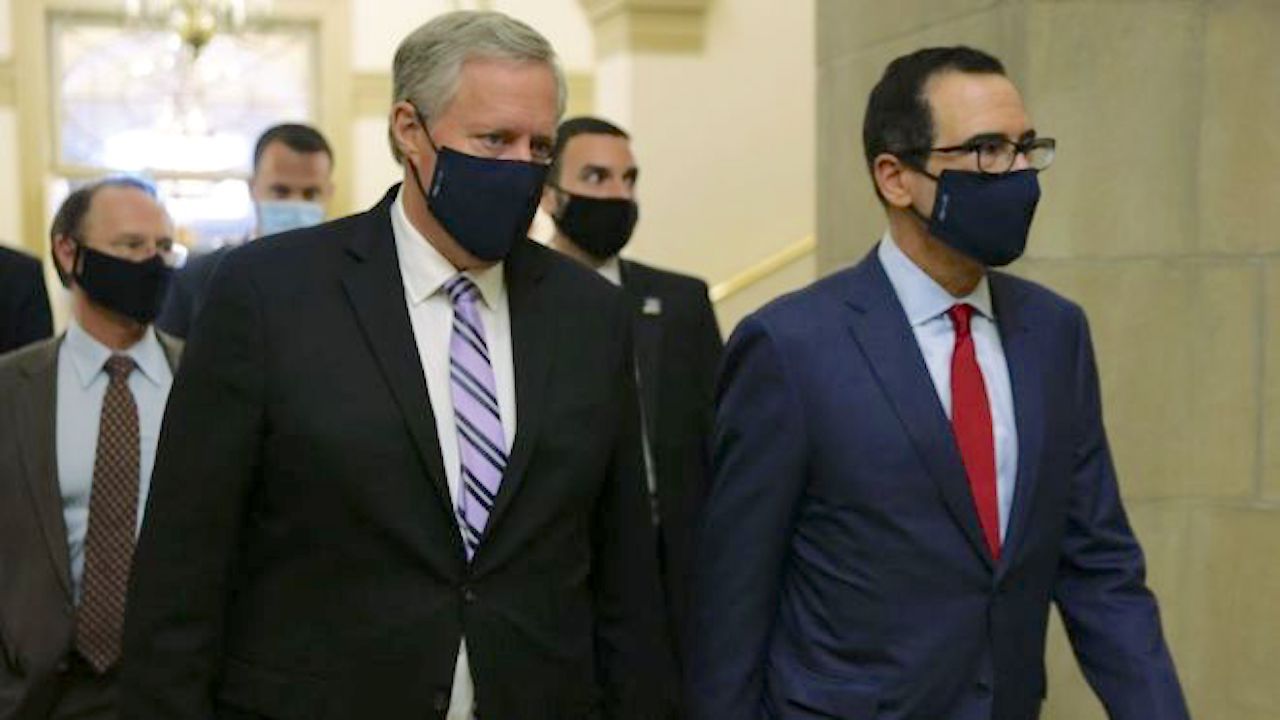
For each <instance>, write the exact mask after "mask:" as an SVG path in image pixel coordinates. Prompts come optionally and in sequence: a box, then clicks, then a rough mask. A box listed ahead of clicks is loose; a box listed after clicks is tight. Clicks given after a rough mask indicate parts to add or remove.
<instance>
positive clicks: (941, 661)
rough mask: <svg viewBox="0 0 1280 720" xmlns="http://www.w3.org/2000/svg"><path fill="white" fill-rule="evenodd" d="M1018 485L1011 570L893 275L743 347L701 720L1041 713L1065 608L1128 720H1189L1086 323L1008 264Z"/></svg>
mask: <svg viewBox="0 0 1280 720" xmlns="http://www.w3.org/2000/svg"><path fill="white" fill-rule="evenodd" d="M990 284H991V293H992V300H993V303H994V308H995V312H996V316H997V322H998V325H999V329H1000V334H1001V339H1002V342H1003V346H1004V352H1005V355H1006V358H1007V362H1008V366H1009V373H1010V378H1011V380H1012V385H1013V394H1014V406H1015V416H1016V417H1015V421H1016V424H1017V429H1018V446H1019V447H1018V473H1017V486H1016V491H1015V497H1014V501H1013V507H1012V511H1011V514H1010V523H1009V529H1008V533H1007V537H1006V540H1005V544H1004V550H1003V552H1002V553H1001V559H1000V561H999V562H998V563H997V562H993V561H992V558H991V555H990V553H989V551H988V550H987V549H986V545H985V544H984V542H983V539H982V533H981V531H980V530H979V524H978V518H977V512H976V511H975V510H974V504H973V500H972V498H971V495H970V493H969V490H968V483H967V480H966V476H965V472H964V469H963V465H962V463H961V460H960V453H959V450H958V449H957V447H956V444H955V440H954V437H953V435H952V432H951V430H950V424H949V421H948V420H947V416H946V414H945V413H944V411H943V408H942V405H941V404H940V403H939V401H938V397H937V393H936V391H935V389H934V387H933V383H932V381H931V380H930V377H929V373H928V370H927V368H926V367H925V363H924V360H923V357H922V355H921V353H920V350H919V347H918V345H917V343H916V340H915V337H914V335H913V333H912V331H911V328H910V326H909V324H908V322H907V318H906V314H905V313H904V311H903V310H902V307H901V305H900V304H899V302H898V299H897V297H896V295H895V294H894V291H893V288H892V286H891V285H890V283H889V279H888V276H887V275H886V274H885V272H884V270H883V268H882V267H881V265H880V262H879V259H878V258H877V257H876V256H875V254H874V253H873V254H872V255H871V256H870V257H868V258H867V259H866V260H864V261H863V262H862V263H861V264H859V265H858V266H856V267H854V268H852V269H849V270H846V271H844V272H840V273H837V274H835V275H833V276H831V277H829V278H826V279H824V280H822V281H819V282H818V283H816V284H814V285H813V286H811V287H809V288H808V289H806V290H803V291H801V292H798V293H796V294H793V295H790V296H788V297H786V298H783V299H781V300H779V301H777V302H775V303H773V304H771V305H769V306H768V307H766V308H765V309H763V310H761V311H759V312H758V313H756V314H754V315H752V316H751V317H749V318H747V319H746V320H745V321H743V323H742V325H740V326H739V328H738V330H737V331H736V332H735V333H734V337H733V338H732V339H731V340H730V342H729V348H728V350H727V351H726V359H725V364H724V372H723V376H722V379H721V384H720V388H719V409H718V414H717V419H716V431H715V440H714V442H715V453H714V467H715V471H714V480H713V483H712V489H711V495H710V498H709V500H708V503H707V512H706V517H705V525H704V526H703V528H702V532H701V534H700V536H699V537H700V541H701V546H700V556H699V558H700V562H699V564H698V568H699V570H700V571H701V572H700V573H699V574H698V575H697V576H696V578H695V581H694V591H693V597H694V603H693V607H694V616H693V618H692V628H693V629H692V633H691V635H690V637H691V641H690V642H691V645H692V648H691V660H690V662H689V663H688V668H689V672H688V677H689V686H688V697H689V698H690V702H691V708H692V710H693V712H692V717H694V718H698V719H699V720H723V719H724V718H739V719H743V720H745V719H747V718H764V717H768V718H788V719H799V718H841V720H864V719H870V718H876V719H877V720H908V719H910V720H937V719H940V718H946V719H947V720H978V719H979V718H981V719H982V720H1029V719H1031V718H1035V717H1037V716H1038V715H1039V711H1040V705H1041V699H1042V697H1043V696H1044V693H1045V673H1044V644H1045V627H1046V622H1047V620H1048V614H1049V606H1050V602H1051V601H1053V602H1056V603H1057V605H1058V607H1059V610H1060V611H1061V613H1062V616H1063V619H1064V620H1065V624H1066V628H1067V631H1068V633H1069V634H1070V637H1071V640H1072V643H1073V645H1074V648H1075V651H1076V655H1077V657H1078V658H1079V661H1080V664H1081V665H1082V667H1083V669H1084V672H1085V675H1086V676H1087V677H1088V679H1089V681H1090V682H1091V684H1092V685H1093V688H1094V690H1095V691H1096V692H1097V694H1098V695H1099V697H1100V698H1101V699H1102V701H1103V703H1104V704H1105V705H1106V707H1107V709H1108V711H1109V713H1110V716H1111V717H1112V718H1115V720H1183V719H1185V718H1187V709H1186V705H1185V703H1184V701H1183V697H1182V692H1181V689H1180V687H1179V683H1178V679H1177V675H1176V673H1175V671H1174V666H1173V662H1172V660H1171V659H1170V656H1169V652H1168V649H1167V647H1166V646H1165V641H1164V638H1163V635H1162V631H1161V627H1160V620H1159V615H1158V612H1157V609H1156V602H1155V600H1154V598H1153V597H1152V595H1151V593H1150V592H1149V591H1148V589H1147V587H1146V585H1145V584H1144V579H1143V578H1144V568H1143V558H1142V552H1141V550H1140V548H1139V546H1138V542H1137V541H1136V540H1135V539H1134V536H1133V533H1132V532H1131V531H1130V528H1129V523H1128V521H1127V520H1126V517H1125V512H1124V509H1123V507H1122V505H1121V502H1120V493H1119V490H1118V488H1117V486H1116V476H1115V472H1114V470H1113V468H1112V463H1111V455H1110V452H1109V451H1108V448H1107V440H1106V433H1105V431H1104V429H1103V424H1102V408H1101V401H1100V398H1099V390H1098V376H1097V370H1096V367H1095V363H1094V355H1093V348H1092V345H1091V342H1090V338H1089V331H1088V327H1087V324H1086V322H1085V317H1084V313H1083V312H1082V311H1081V310H1080V308H1079V307H1077V306H1076V305H1074V304H1072V303H1070V302H1068V301H1066V300H1064V299H1062V298H1060V297H1058V296H1057V295H1054V294H1053V293H1051V292H1049V291H1048V290H1046V289H1044V288H1042V287H1040V286H1038V285H1034V284H1032V283H1030V282H1026V281H1023V280H1019V279H1016V278H1013V277H1010V276H1008V275H1003V274H1000V273H995V272H993V273H991V274H990Z"/></svg>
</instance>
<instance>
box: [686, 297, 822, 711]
mask: <svg viewBox="0 0 1280 720" xmlns="http://www.w3.org/2000/svg"><path fill="white" fill-rule="evenodd" d="M806 444H807V443H806V440H805V429H804V418H803V413H802V409H801V406H800V402H799V398H798V396H797V395H796V389H795V387H794V386H793V385H792V384H791V382H789V379H788V376H787V372H786V368H785V365H784V361H783V358H782V356H781V354H780V353H779V352H778V348H777V345H776V343H775V341H774V339H773V338H772V337H771V336H770V334H769V331H768V329H767V328H766V327H765V326H764V325H763V324H762V323H761V322H760V321H757V320H755V319H753V318H747V319H746V320H744V321H743V322H742V324H741V325H740V326H739V327H738V329H737V330H736V331H735V332H734V336H733V338H731V339H730V341H729V347H728V349H727V350H726V353H725V361H724V365H723V369H722V372H721V376H720V384H719V393H718V408H717V412H716V419H715V430H714V433H713V438H712V447H713V455H712V483H711V490H710V495H709V496H708V498H707V503H706V507H705V510H704V513H703V518H702V525H701V527H700V528H699V534H698V543H697V554H696V558H697V560H696V562H695V565H694V570H693V580H692V597H691V603H690V609H689V616H690V620H689V627H688V635H689V637H688V640H687V642H688V645H689V650H688V657H687V658H686V662H685V672H686V680H687V683H686V707H687V709H688V715H689V717H690V718H691V719H692V720H724V718H739V719H741V720H748V719H751V718H761V717H763V715H764V710H763V707H762V706H763V698H764V665H765V659H766V653H767V645H768V641H769V636H770V633H771V630H772V628H773V622H774V618H775V616H776V615H777V611H778V602H779V595H780V591H779V588H780V586H781V582H782V577H783V573H784V571H785V566H786V558H787V550H788V547H789V545H790V539H791V532H792V525H793V515H794V513H795V508H796V505H797V502H798V499H799V497H800V494H801V492H802V490H803V488H804V484H805V481H806V475H807V468H806V460H805V455H806V452H805V448H806Z"/></svg>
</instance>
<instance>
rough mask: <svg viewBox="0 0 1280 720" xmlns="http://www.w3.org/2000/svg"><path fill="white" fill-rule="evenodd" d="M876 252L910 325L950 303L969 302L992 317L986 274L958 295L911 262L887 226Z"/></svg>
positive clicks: (931, 316)
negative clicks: (969, 291) (967, 290)
mask: <svg viewBox="0 0 1280 720" xmlns="http://www.w3.org/2000/svg"><path fill="white" fill-rule="evenodd" d="M878 255H879V258H880V264H881V265H882V266H883V267H884V271H885V274H886V275H888V276H889V282H890V284H892V285H893V290H894V292H895V293H896V294H897V296H898V301H899V302H901V303H902V308H903V310H905V311H906V313H907V320H908V321H909V322H910V323H911V326H912V327H916V326H919V325H923V324H924V323H927V322H929V321H930V320H933V319H934V318H937V317H939V316H941V315H943V314H945V313H946V312H947V311H948V310H950V309H951V307H952V306H953V305H958V304H961V303H967V304H969V305H972V306H973V307H974V308H975V309H976V310H977V311H978V312H979V313H981V314H982V316H983V317H986V318H987V319H988V320H993V321H994V320H995V312H994V311H993V308H992V305H991V286H990V284H988V282H987V276H986V275H985V274H983V276H982V279H981V280H979V281H978V285H977V287H975V288H974V289H973V292H971V293H969V294H968V295H966V296H964V297H961V298H957V297H955V296H953V295H952V294H951V293H949V292H947V290H946V289H945V288H943V287H942V286H941V285H939V284H938V283H937V281H935V280H934V279H933V278H931V277H929V275H928V274H927V273H926V272H925V271H924V270H921V269H920V267H919V266H917V265H916V264H915V263H914V262H912V260H911V258H909V257H907V255H906V253H904V252H902V249H901V248H899V247H898V244H897V242H895V241H894V239H893V235H891V234H890V233H889V231H888V230H886V231H885V233H884V237H883V238H881V240H880V248H879V250H878Z"/></svg>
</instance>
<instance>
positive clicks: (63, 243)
mask: <svg viewBox="0 0 1280 720" xmlns="http://www.w3.org/2000/svg"><path fill="white" fill-rule="evenodd" d="M76 254H77V253H76V241H75V240H72V239H71V237H70V236H69V235H58V236H57V237H55V238H53V260H54V262H55V263H57V266H58V277H59V278H61V279H62V284H63V286H64V287H71V279H72V278H73V277H74V276H75V264H76Z"/></svg>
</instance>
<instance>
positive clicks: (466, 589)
mask: <svg viewBox="0 0 1280 720" xmlns="http://www.w3.org/2000/svg"><path fill="white" fill-rule="evenodd" d="M462 601H463V602H465V603H466V604H468V605H470V604H471V603H473V602H475V601H476V591H475V590H474V589H473V588H472V587H471V586H470V585H463V586H462Z"/></svg>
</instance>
